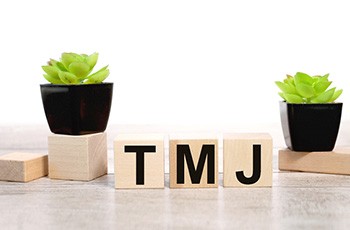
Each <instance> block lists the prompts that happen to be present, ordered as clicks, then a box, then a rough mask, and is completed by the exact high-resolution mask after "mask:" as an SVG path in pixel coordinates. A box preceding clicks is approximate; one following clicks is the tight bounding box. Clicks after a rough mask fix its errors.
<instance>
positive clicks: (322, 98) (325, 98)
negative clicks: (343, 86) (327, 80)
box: [311, 88, 335, 103]
mask: <svg viewBox="0 0 350 230" xmlns="http://www.w3.org/2000/svg"><path fill="white" fill-rule="evenodd" d="M334 91H335V88H332V89H330V90H327V91H326V92H323V93H321V94H320V95H318V96H317V97H315V98H314V99H312V100H311V102H312V103H327V102H329V101H330V100H331V99H332V97H333V95H334Z"/></svg>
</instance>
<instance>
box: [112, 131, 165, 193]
mask: <svg viewBox="0 0 350 230" xmlns="http://www.w3.org/2000/svg"><path fill="white" fill-rule="evenodd" d="M114 172H115V173H114V174H115V175H114V176H115V188H164V137H163V135H156V134H120V135H117V137H116V139H115V141H114Z"/></svg>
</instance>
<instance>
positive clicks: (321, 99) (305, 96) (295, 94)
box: [275, 72, 343, 152]
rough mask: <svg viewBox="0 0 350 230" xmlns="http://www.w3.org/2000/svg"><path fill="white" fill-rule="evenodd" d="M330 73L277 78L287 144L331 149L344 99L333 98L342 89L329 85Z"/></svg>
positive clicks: (296, 147) (297, 147)
mask: <svg viewBox="0 0 350 230" xmlns="http://www.w3.org/2000/svg"><path fill="white" fill-rule="evenodd" d="M328 76H329V74H326V75H324V76H309V75H308V74H305V73H301V72H298V73H296V74H295V76H294V77H293V76H290V75H287V78H286V79H284V81H283V82H281V81H276V82H275V83H276V85H277V86H278V87H279V88H280V90H281V91H282V92H280V93H279V95H280V96H281V97H282V98H283V100H284V101H281V102H280V115H281V124H282V129H283V134H284V139H285V142H286V145H287V146H288V148H289V149H291V150H293V151H308V152H311V151H332V150H333V148H334V145H335V142H336V140H337V136H338V130H339V125H340V120H341V113H342V106H343V104H342V103H335V102H334V101H335V100H336V99H337V98H338V97H339V96H340V95H341V94H342V92H343V91H342V90H341V89H340V90H336V88H335V87H334V88H331V89H329V86H330V85H331V83H332V82H331V81H329V80H328Z"/></svg>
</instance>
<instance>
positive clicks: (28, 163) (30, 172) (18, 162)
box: [0, 153, 48, 182]
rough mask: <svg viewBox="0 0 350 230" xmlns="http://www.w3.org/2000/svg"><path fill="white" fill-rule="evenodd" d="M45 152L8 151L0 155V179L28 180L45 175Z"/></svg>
mask: <svg viewBox="0 0 350 230" xmlns="http://www.w3.org/2000/svg"><path fill="white" fill-rule="evenodd" d="M47 161H48V160H47V154H45V155H43V154H32V153H10V154H6V155H2V156H0V180H4V181H16V182H28V181H32V180H35V179H38V178H40V177H44V176H47V174H48V162H47Z"/></svg>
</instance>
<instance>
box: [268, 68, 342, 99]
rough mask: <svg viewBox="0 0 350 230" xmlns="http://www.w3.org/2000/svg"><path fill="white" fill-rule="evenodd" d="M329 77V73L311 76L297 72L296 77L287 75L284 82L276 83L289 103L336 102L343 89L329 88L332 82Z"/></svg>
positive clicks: (281, 94)
mask: <svg viewBox="0 0 350 230" xmlns="http://www.w3.org/2000/svg"><path fill="white" fill-rule="evenodd" d="M328 77H329V74H325V75H323V76H322V75H316V76H312V77H311V76H310V75H308V74H305V73H302V72H297V73H296V74H295V76H294V77H292V76H291V75H287V77H286V78H285V79H284V80H283V82H280V81H276V82H275V83H276V85H277V86H278V87H279V89H280V90H281V91H282V92H280V93H279V95H280V96H281V97H282V98H283V99H284V100H285V101H287V102H289V103H330V102H334V101H335V100H336V99H337V98H338V97H339V96H340V95H341V94H342V92H343V90H336V89H335V88H332V89H329V90H327V89H328V88H329V86H330V85H331V84H332V82H331V81H329V80H328ZM293 89H294V91H293Z"/></svg>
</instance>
